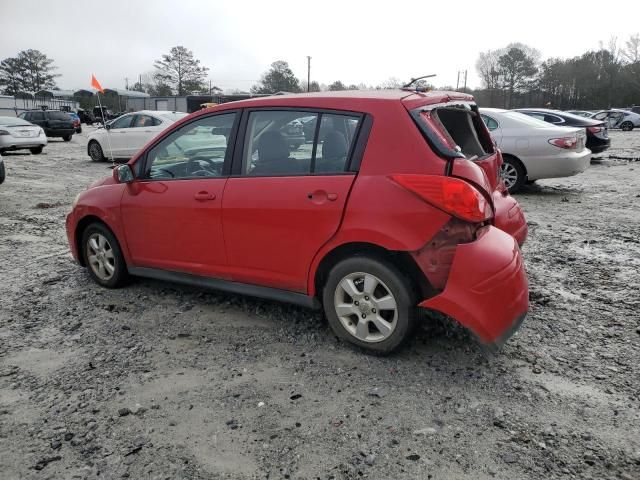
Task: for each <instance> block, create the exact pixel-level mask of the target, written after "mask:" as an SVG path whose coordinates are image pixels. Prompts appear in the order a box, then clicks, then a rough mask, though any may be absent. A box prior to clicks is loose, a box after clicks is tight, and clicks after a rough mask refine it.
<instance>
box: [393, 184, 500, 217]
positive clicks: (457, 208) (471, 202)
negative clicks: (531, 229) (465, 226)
mask: <svg viewBox="0 0 640 480" xmlns="http://www.w3.org/2000/svg"><path fill="white" fill-rule="evenodd" d="M391 179H392V180H393V181H394V182H396V183H397V184H398V185H400V186H401V187H403V188H406V189H407V190H409V191H410V192H412V193H414V194H416V195H417V196H418V197H420V198H421V199H422V200H424V201H425V202H427V203H429V204H430V205H433V206H434V207H436V208H439V209H440V210H443V211H445V212H446V213H448V214H450V215H453V216H454V217H457V218H459V219H461V220H465V221H467V222H472V223H480V222H484V221H485V220H488V219H490V218H491V217H492V216H493V210H492V208H491V204H490V203H489V202H488V201H487V199H486V198H485V197H484V196H483V195H482V193H480V192H479V191H478V190H477V189H476V188H475V187H474V186H473V185H471V184H470V183H468V182H465V181H464V180H461V179H459V178H453V177H445V176H439V175H418V174H403V175H392V176H391Z"/></svg>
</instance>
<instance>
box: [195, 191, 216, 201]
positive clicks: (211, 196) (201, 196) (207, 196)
mask: <svg viewBox="0 0 640 480" xmlns="http://www.w3.org/2000/svg"><path fill="white" fill-rule="evenodd" d="M193 198H195V199H196V200H198V201H199V202H206V201H207V200H215V199H216V194H215V193H209V192H198V193H196V194H195V195H194V196H193Z"/></svg>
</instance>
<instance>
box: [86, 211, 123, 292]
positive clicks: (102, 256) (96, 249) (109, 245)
mask: <svg viewBox="0 0 640 480" xmlns="http://www.w3.org/2000/svg"><path fill="white" fill-rule="evenodd" d="M82 255H83V258H84V263H85V265H86V267H87V271H88V272H89V275H90V276H91V278H92V279H93V280H94V281H95V282H96V283H97V284H99V285H102V286H103V287H107V288H117V287H120V286H122V285H123V284H124V283H125V282H126V280H127V278H128V277H129V272H128V270H127V264H126V262H125V261H124V257H123V256H122V250H121V249H120V244H119V243H118V240H117V239H116V237H115V236H114V235H113V233H111V231H110V230H109V229H108V228H107V227H106V226H104V225H103V224H101V223H92V224H91V225H89V226H88V227H87V228H86V229H85V230H84V232H83V233H82Z"/></svg>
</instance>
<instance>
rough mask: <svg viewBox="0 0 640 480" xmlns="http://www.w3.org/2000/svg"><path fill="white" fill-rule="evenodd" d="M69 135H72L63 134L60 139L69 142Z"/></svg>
mask: <svg viewBox="0 0 640 480" xmlns="http://www.w3.org/2000/svg"><path fill="white" fill-rule="evenodd" d="M71 137H72V135H65V136H64V137H62V140H64V141H65V142H70V141H71Z"/></svg>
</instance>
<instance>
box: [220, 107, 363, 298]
mask: <svg viewBox="0 0 640 480" xmlns="http://www.w3.org/2000/svg"><path fill="white" fill-rule="evenodd" d="M310 116H313V117H314V118H313V119H309V118H308V117H310ZM303 119H304V123H307V128H312V129H313V132H314V134H313V140H312V141H306V142H304V143H303V144H302V145H300V146H298V147H295V142H294V141H293V140H292V138H291V134H290V131H289V128H288V125H290V124H291V122H296V121H299V122H302V120H303ZM361 119H362V116H361V115H358V114H338V113H328V112H325V113H323V112H320V111H317V112H311V111H308V110H307V111H293V110H269V109H257V110H253V111H248V112H246V113H245V117H244V119H243V124H244V127H243V132H244V135H243V137H244V139H243V141H242V146H241V147H240V148H237V149H236V150H237V152H238V154H237V156H236V157H235V158H234V167H233V168H234V173H236V175H233V176H232V177H231V178H229V181H228V183H227V186H226V189H225V192H224V198H223V205H222V206H223V228H224V239H225V245H226V249H227V258H228V262H229V273H230V276H231V278H232V279H233V280H234V281H237V282H241V283H249V284H258V285H263V286H269V287H274V288H281V289H285V290H291V291H298V292H306V289H307V275H308V272H309V268H310V265H311V261H312V259H313V257H314V255H315V254H316V253H317V252H318V250H319V249H320V248H321V247H322V245H323V244H324V243H325V242H327V241H328V240H329V239H330V238H331V237H332V236H333V235H334V234H335V232H336V231H337V229H338V227H339V225H340V221H341V219H342V213H343V209H344V206H345V203H346V201H347V197H348V195H349V191H350V188H351V185H352V183H353V181H354V178H355V173H354V172H349V171H348V165H349V160H350V157H351V152H352V150H353V145H354V144H355V137H356V132H357V131H358V130H359V128H358V127H359V125H360V122H361ZM309 122H313V123H312V125H308V124H309ZM320 125H321V127H320Z"/></svg>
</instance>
